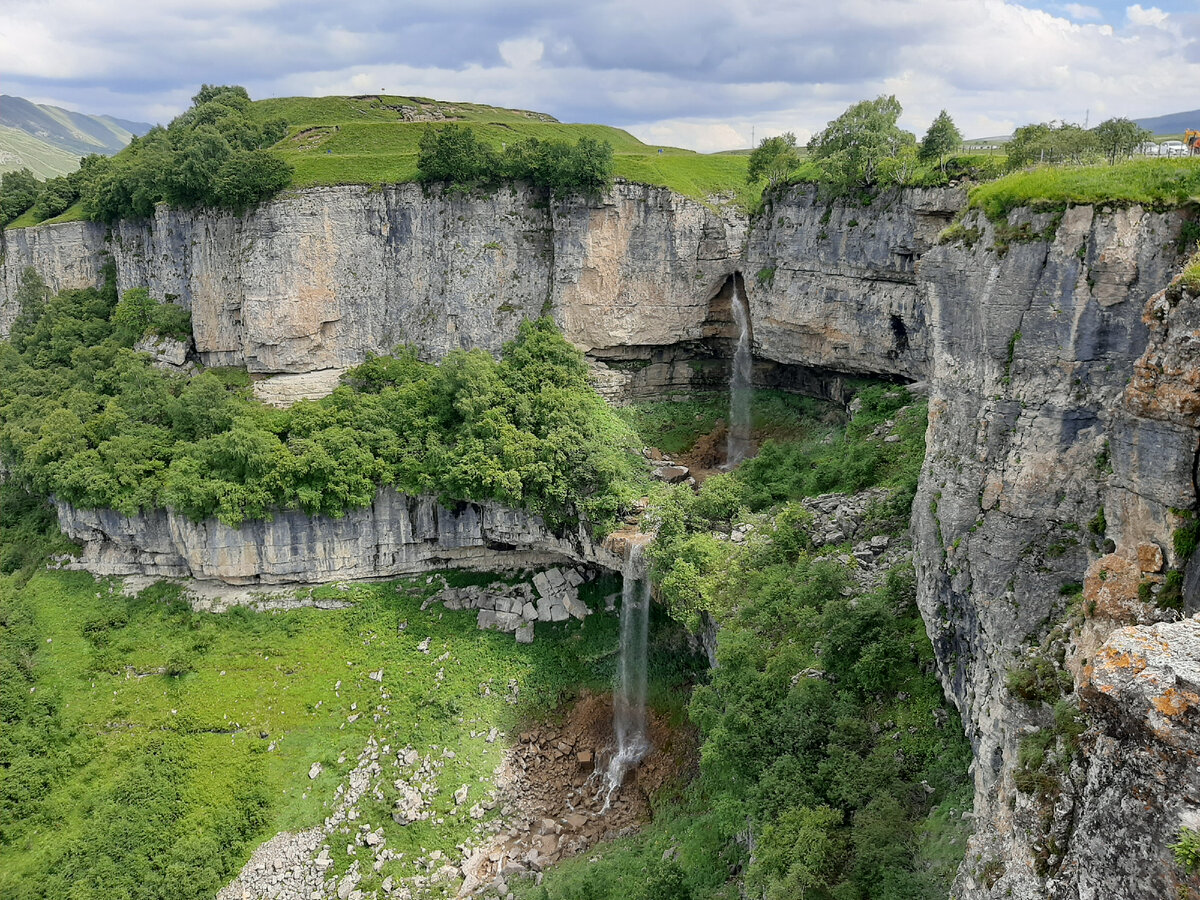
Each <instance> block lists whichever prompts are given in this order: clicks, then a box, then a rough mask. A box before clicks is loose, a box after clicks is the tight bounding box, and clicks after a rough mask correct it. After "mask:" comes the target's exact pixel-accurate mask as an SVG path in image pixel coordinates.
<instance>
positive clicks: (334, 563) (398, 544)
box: [56, 488, 621, 584]
mask: <svg viewBox="0 0 1200 900" xmlns="http://www.w3.org/2000/svg"><path fill="white" fill-rule="evenodd" d="M56 506H57V510H58V521H59V526H60V527H61V528H62V530H63V531H64V532H65V533H66V534H67V535H68V536H69V537H71V538H73V539H74V540H76V541H79V542H80V544H81V545H82V547H83V553H82V555H81V556H80V557H79V558H78V559H77V560H75V561H74V562H73V563H71V565H72V566H73V567H76V568H83V569H87V570H88V571H89V572H92V573H94V574H97V575H145V576H151V577H157V578H176V577H191V578H203V579H211V580H215V581H223V582H226V583H227V584H287V583H320V582H325V581H336V580H342V579H360V578H384V577H392V576H396V575H409V574H413V573H417V572H426V571H432V570H435V569H446V568H466V569H482V570H486V571H498V570H504V569H513V568H524V567H535V566H536V567H544V566H548V565H556V564H559V563H563V562H584V563H592V564H596V565H601V566H604V567H606V568H610V569H615V570H619V569H620V567H621V561H620V559H619V558H617V557H615V556H613V555H612V554H611V553H609V552H608V551H606V550H602V549H601V548H600V547H598V546H597V545H595V544H594V543H593V542H592V541H591V540H590V539H589V538H588V537H587V535H586V534H583V533H579V534H574V535H570V534H568V535H565V536H558V535H555V534H554V533H552V532H551V531H550V530H549V529H548V528H546V526H545V524H544V523H543V522H542V520H541V519H539V518H538V517H536V516H531V515H529V514H528V513H524V512H521V511H519V510H512V509H507V508H505V507H501V506H498V505H496V504H492V503H459V504H456V505H455V506H454V507H453V508H448V507H446V506H442V505H441V504H439V503H438V502H437V500H436V499H435V498H433V497H409V496H406V495H404V494H400V493H397V492H396V491H394V490H392V489H391V488H381V489H380V491H379V492H378V494H377V495H376V497H375V502H374V503H373V504H372V505H371V506H369V507H367V508H365V509H359V510H351V511H349V512H347V513H346V515H344V516H343V517H341V518H339V519H334V518H330V517H327V516H316V517H309V516H307V515H306V514H304V513H303V512H300V511H297V510H278V511H276V513H275V515H274V517H273V518H272V519H271V520H270V521H264V522H248V523H245V524H243V525H242V526H241V527H240V528H231V527H230V526H228V525H225V524H223V523H221V522H218V521H216V520H215V519H206V520H204V521H202V522H192V521H191V520H190V519H188V518H186V517H184V516H181V515H178V514H177V513H175V512H172V511H171V510H153V511H150V512H145V513H141V514H139V515H136V516H124V515H121V514H120V513H116V512H113V511H112V510H81V509H75V508H73V507H71V506H69V505H67V504H65V503H61V502H59V503H57V504H56Z"/></svg>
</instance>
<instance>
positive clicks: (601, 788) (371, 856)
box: [217, 695, 696, 900]
mask: <svg viewBox="0 0 1200 900" xmlns="http://www.w3.org/2000/svg"><path fill="white" fill-rule="evenodd" d="M649 732H650V738H651V741H652V742H653V745H654V749H653V750H652V751H651V753H650V754H649V755H648V756H647V757H646V759H645V760H643V762H642V763H641V764H640V765H639V766H638V767H637V768H636V769H634V770H632V771H631V772H630V773H629V774H628V776H627V777H626V780H625V783H624V784H623V785H622V786H621V788H620V789H619V790H618V791H617V792H615V794H614V795H613V796H612V797H611V798H609V796H608V791H607V788H606V785H605V782H604V772H605V770H606V768H607V764H608V759H609V758H610V756H611V755H612V753H613V749H614V741H613V734H612V698H611V697H610V696H595V695H589V696H586V697H584V698H583V699H582V700H580V701H579V702H578V703H576V704H575V705H574V706H572V707H571V708H570V709H569V710H567V711H566V712H565V714H564V716H563V719H562V721H561V722H558V723H554V724H541V725H533V726H530V727H529V728H528V730H526V731H523V732H521V734H520V735H519V736H518V739H517V741H516V744H515V746H513V747H512V748H511V749H510V750H508V751H507V752H506V753H505V755H504V759H503V760H502V761H501V763H500V765H499V766H497V767H496V770H495V777H494V782H493V784H490V785H489V784H480V785H473V784H470V783H461V782H460V786H459V787H458V788H457V789H456V790H454V792H453V795H452V796H453V808H452V810H451V811H450V812H448V813H446V814H445V815H446V816H447V817H449V816H465V817H466V818H467V819H469V820H470V821H471V822H473V823H474V829H473V833H474V837H473V838H472V839H471V840H469V841H467V842H465V843H463V844H460V845H458V847H457V848H456V851H455V853H454V854H453V855H452V856H447V855H446V854H445V852H443V851H442V850H433V851H425V850H421V852H420V855H417V856H413V855H412V854H411V853H410V854H409V856H408V857H407V858H406V857H405V854H403V853H399V852H396V851H395V850H393V849H392V848H390V847H389V846H388V837H387V835H388V829H389V828H394V827H395V826H401V827H406V826H408V825H411V824H413V823H415V822H425V821H431V823H432V824H435V825H436V824H440V823H441V822H442V821H443V819H442V817H441V815H442V814H440V813H438V812H437V811H436V810H435V808H434V801H435V798H436V797H437V796H438V793H439V787H438V780H439V776H440V775H441V773H442V770H443V767H444V766H445V765H446V764H447V762H448V761H449V762H452V761H453V760H454V758H455V753H454V751H453V750H450V749H449V748H447V747H437V746H431V747H429V748H428V750H427V751H426V752H425V753H421V752H419V751H418V750H417V749H416V748H414V747H411V746H407V747H403V748H400V749H394V748H393V747H392V746H390V745H388V744H386V743H384V744H382V745H381V744H380V743H379V741H378V740H377V739H376V738H375V737H374V736H372V737H371V738H369V739H368V741H367V744H366V747H365V748H364V749H363V751H362V752H361V753H360V754H359V755H358V758H357V760H356V762H355V765H354V768H353V769H351V770H350V772H349V773H348V774H347V775H346V777H345V778H344V779H343V780H342V782H341V784H339V785H338V788H337V791H336V793H335V795H334V800H333V801H332V802H331V803H330V813H329V815H328V816H327V817H326V819H325V820H324V822H323V823H322V824H321V825H318V826H317V827H315V828H310V829H307V830H305V831H299V832H284V833H282V834H278V835H276V836H275V837H273V838H271V839H270V840H269V841H267V842H265V843H264V844H262V845H261V846H259V847H258V849H256V850H255V851H254V853H253V855H252V856H251V857H250V861H249V862H247V863H246V865H245V866H244V867H243V868H242V871H241V872H240V873H239V874H238V876H237V878H235V879H234V880H233V881H232V882H231V883H230V884H229V885H227V886H226V887H225V888H224V889H222V891H221V892H220V893H219V894H218V895H217V900H333V898H335V897H336V898H338V900H367V898H372V900H385V898H396V900H414V898H420V897H425V896H431V895H433V896H449V895H453V894H457V896H459V897H466V896H469V895H482V894H485V893H486V894H491V893H492V892H498V893H499V895H500V896H505V895H506V894H507V893H508V882H509V881H510V880H511V879H512V878H514V877H517V876H525V875H531V874H536V873H538V872H540V871H541V870H542V869H543V868H544V867H545V866H548V865H551V864H553V863H555V862H557V861H559V860H561V859H563V858H565V857H568V856H572V855H574V854H576V853H579V852H582V851H584V850H586V849H588V848H589V847H591V846H592V845H593V844H595V843H596V842H597V841H600V840H604V839H609V838H614V837H618V836H621V835H625V834H629V833H632V832H633V831H636V829H637V828H638V827H640V826H641V825H642V824H644V823H645V822H646V821H648V820H649V818H650V805H649V801H648V797H649V796H650V795H651V794H652V793H654V792H655V791H657V790H659V789H661V788H662V787H663V786H665V785H667V784H669V783H670V782H672V781H674V780H676V779H678V778H679V777H681V775H682V774H683V773H685V772H686V771H688V770H689V769H690V768H691V767H693V766H694V764H695V748H696V739H695V735H694V734H693V733H692V732H691V731H690V730H687V729H683V730H680V729H672V728H671V727H670V726H669V725H668V724H667V723H666V721H665V720H664V719H660V718H658V717H656V716H654V715H653V714H651V715H650V722H649ZM503 737H504V735H502V734H501V733H500V732H499V731H498V730H497V729H496V728H491V729H490V730H489V731H488V732H487V734H486V735H485V734H483V733H482V732H479V733H476V734H475V735H474V738H475V739H482V740H485V741H487V742H488V743H491V742H494V741H496V740H497V739H500V738H503ZM314 770H315V771H316V772H317V774H318V775H319V774H320V766H319V764H316V763H314V764H313V767H312V769H310V771H309V775H310V777H312V772H313V771H314ZM385 788H387V790H386V792H385ZM392 797H394V798H395V799H391V798H392ZM610 800H611V802H610V803H609V806H608V808H607V809H605V804H606V802H607V801H610ZM364 801H365V802H364ZM384 802H389V808H390V809H391V819H392V822H393V823H394V824H390V825H387V827H385V822H371V821H367V816H368V812H367V811H368V810H369V809H372V808H373V809H376V810H377V809H378V808H379V806H378V805H379V804H380V803H384ZM334 848H339V849H340V848H344V849H345V854H344V858H346V859H348V860H349V862H348V864H347V863H346V862H342V863H341V864H339V863H338V862H337V857H339V856H341V855H342V854H340V853H339V852H338V850H335V849H334ZM401 859H404V860H405V862H407V863H408V864H409V865H408V868H409V869H411V870H412V871H413V873H414V874H412V875H408V876H405V877H397V876H396V875H393V874H389V875H388V876H387V877H384V878H383V879H382V881H379V880H378V878H379V875H380V873H382V871H383V868H384V866H386V865H387V864H388V863H389V862H391V861H392V860H401ZM365 879H369V881H368V884H367V885H364V880H365Z"/></svg>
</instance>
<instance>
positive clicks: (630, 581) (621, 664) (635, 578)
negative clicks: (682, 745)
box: [605, 544, 650, 808]
mask: <svg viewBox="0 0 1200 900" xmlns="http://www.w3.org/2000/svg"><path fill="white" fill-rule="evenodd" d="M623 576H624V577H623V585H622V588H621V648H620V655H619V657H618V663H617V666H618V671H617V676H618V683H617V693H616V697H615V698H614V702H613V730H614V731H615V732H616V735H617V752H616V753H615V754H614V755H613V758H612V760H610V761H609V764H608V772H607V774H606V777H605V781H606V782H607V787H608V796H609V800H611V799H612V795H613V792H614V791H616V790H617V788H619V787H620V786H621V783H622V782H623V781H624V780H625V773H626V772H628V771H629V770H630V769H631V768H633V767H634V766H636V765H637V764H638V763H639V762H641V761H642V759H643V758H644V757H645V755H646V754H647V753H648V752H649V751H650V739H649V738H648V737H647V736H646V643H647V637H648V634H649V627H650V576H649V574H648V573H647V572H646V566H645V563H644V562H643V558H642V547H641V545H640V544H634V545H633V546H631V547H630V551H629V558H628V559H627V560H626V561H625V571H624V573H623ZM607 806H608V803H607V802H606V803H605V807H606V808H607Z"/></svg>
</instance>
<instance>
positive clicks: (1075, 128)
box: [1005, 122, 1099, 168]
mask: <svg viewBox="0 0 1200 900" xmlns="http://www.w3.org/2000/svg"><path fill="white" fill-rule="evenodd" d="M1005 150H1006V152H1007V155H1008V164H1009V165H1010V166H1011V167H1014V168H1016V167H1020V166H1029V165H1037V164H1041V163H1045V164H1055V163H1057V164H1061V163H1074V164H1079V163H1083V162H1087V161H1088V160H1089V159H1093V158H1095V156H1096V155H1097V154H1098V152H1099V148H1098V142H1097V139H1096V135H1095V133H1094V132H1092V131H1088V130H1086V129H1085V128H1083V127H1082V126H1081V125H1075V124H1072V123H1070V122H1049V123H1046V122H1043V123H1040V124H1036V125H1024V126H1022V127H1021V128H1018V129H1017V130H1016V131H1014V132H1013V137H1012V140H1011V141H1009V142H1008V144H1007V146H1006V147H1005Z"/></svg>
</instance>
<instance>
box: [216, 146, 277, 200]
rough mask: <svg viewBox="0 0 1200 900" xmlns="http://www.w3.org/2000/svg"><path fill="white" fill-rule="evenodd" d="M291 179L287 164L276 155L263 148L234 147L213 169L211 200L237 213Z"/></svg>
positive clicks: (275, 192) (271, 195)
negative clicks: (215, 171)
mask: <svg viewBox="0 0 1200 900" xmlns="http://www.w3.org/2000/svg"><path fill="white" fill-rule="evenodd" d="M291 180H292V170H291V167H290V166H288V164H287V163H286V162H284V161H283V160H282V159H280V158H279V157H278V156H274V155H272V154H270V153H268V152H267V151H266V150H237V151H235V152H233V153H232V154H230V156H229V157H228V158H227V159H226V160H225V162H223V163H222V164H221V168H220V169H219V170H218V172H217V176H216V182H215V184H214V185H213V199H214V200H215V201H216V204H217V205H218V206H223V207H226V208H228V209H232V210H234V211H235V212H237V213H239V214H240V213H243V212H245V211H246V210H247V209H249V208H250V207H251V206H253V205H255V204H256V203H259V202H260V201H262V200H266V199H267V198H269V197H273V196H274V195H275V194H277V193H279V192H280V191H281V190H283V189H284V188H285V187H287V186H288V184H289V183H290V182H291Z"/></svg>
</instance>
